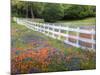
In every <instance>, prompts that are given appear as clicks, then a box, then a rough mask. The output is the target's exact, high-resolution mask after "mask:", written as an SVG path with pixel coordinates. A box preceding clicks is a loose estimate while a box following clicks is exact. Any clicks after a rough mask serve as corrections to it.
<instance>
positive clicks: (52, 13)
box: [42, 3, 64, 22]
mask: <svg viewBox="0 0 100 75" xmlns="http://www.w3.org/2000/svg"><path fill="white" fill-rule="evenodd" d="M42 15H43V18H44V20H45V21H46V22H56V21H57V20H60V19H62V17H63V16H64V9H63V6H62V5H61V4H50V3H48V4H46V5H45V8H44V11H43V13H42Z"/></svg>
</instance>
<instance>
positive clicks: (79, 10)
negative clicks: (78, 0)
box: [64, 5, 95, 19]
mask: <svg viewBox="0 0 100 75" xmlns="http://www.w3.org/2000/svg"><path fill="white" fill-rule="evenodd" d="M93 7H94V6H93ZM93 7H92V6H87V5H85V6H84V5H71V7H69V8H67V9H65V11H64V19H82V18H85V17H91V16H95V11H94V12H93Z"/></svg>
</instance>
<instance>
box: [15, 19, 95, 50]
mask: <svg viewBox="0 0 100 75" xmlns="http://www.w3.org/2000/svg"><path fill="white" fill-rule="evenodd" d="M14 21H16V22H17V23H18V24H20V25H24V26H26V27H27V28H29V29H32V30H34V31H38V32H40V33H43V34H44V35H46V36H49V37H51V38H54V39H58V40H61V41H63V42H64V43H66V44H69V45H72V46H74V47H79V48H84V49H85V48H88V49H90V50H94V51H95V47H96V42H95V41H96V39H95V35H96V34H95V29H94V28H91V29H82V28H80V27H70V26H67V25H60V24H59V25H56V24H55V23H37V22H32V21H31V20H29V19H25V18H24V19H21V18H14Z"/></svg>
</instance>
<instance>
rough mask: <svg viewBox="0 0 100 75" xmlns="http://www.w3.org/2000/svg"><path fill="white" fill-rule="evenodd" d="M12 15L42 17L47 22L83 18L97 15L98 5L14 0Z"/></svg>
mask: <svg viewBox="0 0 100 75" xmlns="http://www.w3.org/2000/svg"><path fill="white" fill-rule="evenodd" d="M11 3H12V4H11V6H12V10H11V11H12V16H15V17H23V18H40V19H44V21H45V22H56V21H59V20H70V19H71V20H72V19H83V18H87V17H95V15H96V7H95V6H88V5H72V4H70V5H69V4H58V3H43V2H29V1H27V2H26V1H18V0H12V1H11Z"/></svg>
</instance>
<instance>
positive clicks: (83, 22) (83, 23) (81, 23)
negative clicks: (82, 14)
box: [33, 17, 96, 26]
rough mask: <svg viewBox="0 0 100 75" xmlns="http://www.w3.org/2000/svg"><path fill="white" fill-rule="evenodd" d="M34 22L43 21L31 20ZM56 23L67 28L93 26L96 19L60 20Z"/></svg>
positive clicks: (40, 20) (39, 20)
mask: <svg viewBox="0 0 100 75" xmlns="http://www.w3.org/2000/svg"><path fill="white" fill-rule="evenodd" d="M33 21H35V22H42V23H44V20H43V19H33ZM56 23H62V24H65V25H68V26H95V25H96V18H95V17H91V18H85V19H81V20H61V21H57V22H56Z"/></svg>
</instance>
